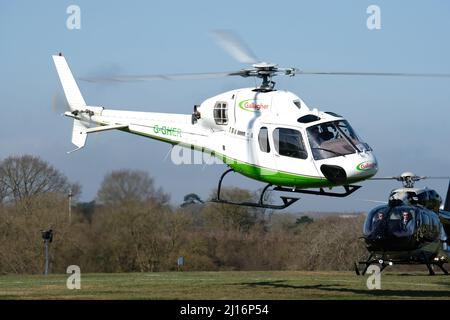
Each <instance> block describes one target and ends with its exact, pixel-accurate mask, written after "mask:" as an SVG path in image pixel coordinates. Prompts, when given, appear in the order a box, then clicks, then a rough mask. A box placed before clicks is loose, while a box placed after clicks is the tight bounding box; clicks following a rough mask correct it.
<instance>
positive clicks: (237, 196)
mask: <svg viewBox="0 0 450 320" xmlns="http://www.w3.org/2000/svg"><path fill="white" fill-rule="evenodd" d="M80 193H81V186H80V185H79V184H77V183H73V182H70V181H69V179H68V178H67V177H66V176H65V175H64V174H63V173H61V172H60V171H59V170H58V169H56V168H54V167H53V166H52V165H51V164H49V163H47V162H45V161H43V160H42V159H40V158H39V157H36V156H32V155H23V156H10V157H8V158H6V159H4V160H3V161H1V162H0V273H1V274H6V273H19V274H21V273H27V274H38V273H42V271H43V265H44V255H43V250H44V246H43V240H42V238H41V230H47V229H52V230H53V231H54V237H53V242H52V243H51V244H50V262H51V263H50V271H51V272H53V273H64V272H65V270H66V268H67V266H69V265H78V266H80V268H81V270H82V272H152V271H171V270H179V269H180V266H178V265H177V261H178V258H179V257H184V261H185V263H184V265H183V266H182V267H181V268H182V269H183V270H211V271H213V270H350V269H351V268H352V267H353V262H354V261H356V260H357V259H359V258H361V257H362V256H364V255H365V254H366V251H365V248H364V245H363V243H362V241H361V240H359V239H358V238H359V237H360V235H361V228H362V223H363V220H364V217H363V215H359V216H356V217H355V218H347V219H343V218H339V217H329V218H324V219H318V220H313V219H311V218H308V217H306V216H302V217H300V216H299V215H295V214H289V213H274V212H271V211H266V210H263V209H258V208H248V207H239V206H232V205H226V204H217V203H211V202H207V201H206V202H203V201H201V200H200V198H199V197H198V196H197V195H195V194H188V195H187V196H186V197H185V201H184V203H183V204H182V205H180V206H173V205H170V203H169V200H170V195H169V194H168V193H166V192H165V191H164V190H162V189H161V188H158V187H157V186H155V183H154V180H153V178H152V177H151V176H150V174H149V173H148V172H145V171H138V170H127V169H124V170H116V171H113V172H110V173H108V174H107V175H106V176H105V177H104V179H103V182H102V183H101V186H100V188H99V190H98V192H97V197H96V199H95V200H93V201H92V202H80V201H78V199H79V195H80ZM214 193H215V190H212V191H211V196H210V198H212V197H213V195H214ZM69 194H70V195H71V197H72V198H71V200H72V202H71V203H72V205H71V220H70V221H69V217H68V210H69V207H68V206H69V199H68V195H69ZM223 196H224V198H229V199H233V200H237V201H250V200H253V201H254V200H256V199H257V196H256V195H255V194H253V193H251V192H250V191H248V190H245V189H240V188H225V189H223Z"/></svg>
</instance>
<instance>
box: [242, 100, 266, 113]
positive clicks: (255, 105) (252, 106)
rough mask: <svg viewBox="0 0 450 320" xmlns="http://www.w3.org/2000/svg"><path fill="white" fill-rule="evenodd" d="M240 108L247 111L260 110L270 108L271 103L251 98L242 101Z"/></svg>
mask: <svg viewBox="0 0 450 320" xmlns="http://www.w3.org/2000/svg"><path fill="white" fill-rule="evenodd" d="M239 108H241V109H242V110H245V111H250V112H258V111H262V110H267V109H269V105H268V104H264V103H261V102H258V101H256V100H253V99H249V100H244V101H241V102H240V103H239Z"/></svg>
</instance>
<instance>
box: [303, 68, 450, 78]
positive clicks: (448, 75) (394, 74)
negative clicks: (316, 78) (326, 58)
mask: <svg viewBox="0 0 450 320" xmlns="http://www.w3.org/2000/svg"><path fill="white" fill-rule="evenodd" d="M296 74H304V75H328V76H382V77H429V78H450V73H406V72H347V71H331V72H327V71H308V70H297V71H296Z"/></svg>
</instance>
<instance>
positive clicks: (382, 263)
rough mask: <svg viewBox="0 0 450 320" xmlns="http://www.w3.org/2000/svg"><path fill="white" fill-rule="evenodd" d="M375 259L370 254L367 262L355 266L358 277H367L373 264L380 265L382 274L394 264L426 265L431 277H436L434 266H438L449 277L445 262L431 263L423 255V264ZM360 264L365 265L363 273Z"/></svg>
mask: <svg viewBox="0 0 450 320" xmlns="http://www.w3.org/2000/svg"><path fill="white" fill-rule="evenodd" d="M372 258H373V254H370V256H369V257H368V258H367V260H366V261H359V262H357V263H356V262H355V265H354V267H355V273H356V275H358V276H359V275H365V274H366V272H367V269H368V268H369V266H371V265H372V264H378V265H379V266H380V272H382V271H383V270H384V269H385V268H386V267H387V266H391V265H393V264H394V263H395V264H424V265H425V266H426V267H427V269H428V274H429V275H430V276H434V275H435V272H434V270H433V267H432V266H433V265H436V266H438V267H439V268H440V269H441V270H442V272H443V273H444V274H445V275H448V271H447V270H446V269H445V268H444V262H443V261H439V262H435V261H433V262H432V261H429V259H428V258H427V257H426V256H425V255H423V256H422V259H423V262H421V263H417V262H411V261H409V260H398V261H397V260H396V261H393V260H385V259H384V257H381V258H378V259H372ZM358 264H360V265H364V269H363V270H362V271H360V270H359V268H358Z"/></svg>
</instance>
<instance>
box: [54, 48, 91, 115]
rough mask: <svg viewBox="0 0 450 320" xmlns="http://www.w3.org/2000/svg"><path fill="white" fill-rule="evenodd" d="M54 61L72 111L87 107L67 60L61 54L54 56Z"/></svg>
mask: <svg viewBox="0 0 450 320" xmlns="http://www.w3.org/2000/svg"><path fill="white" fill-rule="evenodd" d="M53 61H54V62H55V66H56V71H57V72H58V75H59V80H60V81H61V84H62V86H63V89H64V94H65V95H66V99H67V102H68V103H69V106H70V110H77V109H81V108H84V107H86V102H85V101H84V99H83V96H82V95H81V92H80V89H78V85H77V83H76V81H75V79H74V78H73V75H72V72H71V71H70V68H69V65H68V64H67V61H66V58H64V57H63V56H62V54H61V53H60V54H59V55H55V56H53Z"/></svg>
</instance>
